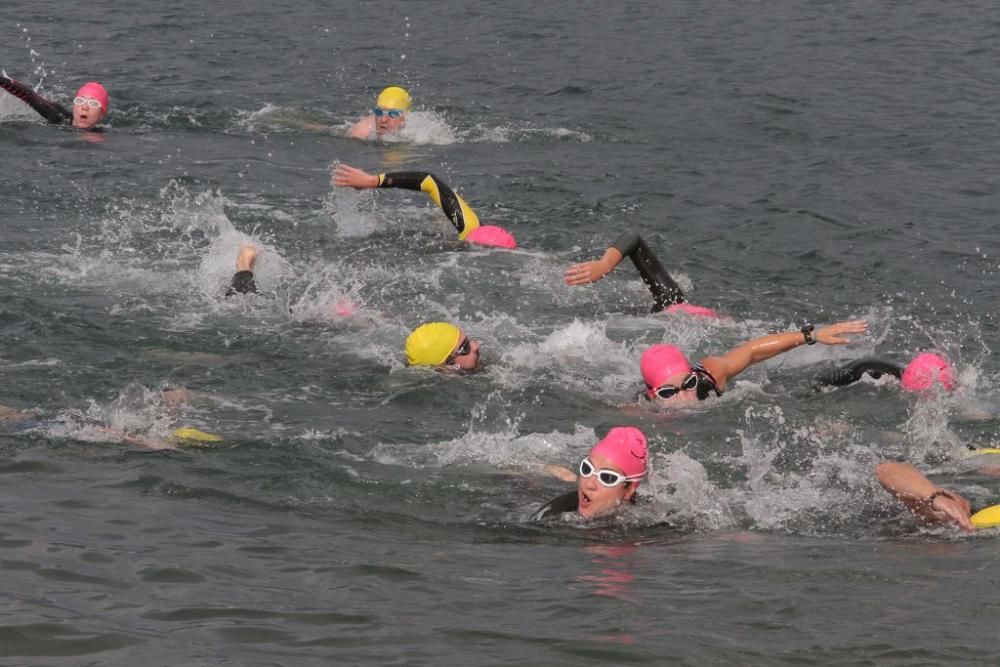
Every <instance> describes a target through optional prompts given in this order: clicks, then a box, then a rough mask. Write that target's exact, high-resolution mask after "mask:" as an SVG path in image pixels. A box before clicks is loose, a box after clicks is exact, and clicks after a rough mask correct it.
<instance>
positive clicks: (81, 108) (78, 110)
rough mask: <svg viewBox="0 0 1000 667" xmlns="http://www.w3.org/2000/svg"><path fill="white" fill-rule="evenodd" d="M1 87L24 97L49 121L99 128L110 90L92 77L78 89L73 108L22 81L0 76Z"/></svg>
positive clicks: (29, 104)
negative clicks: (43, 95) (53, 100)
mask: <svg viewBox="0 0 1000 667" xmlns="http://www.w3.org/2000/svg"><path fill="white" fill-rule="evenodd" d="M0 88H3V89H4V90H6V91H7V92H8V93H10V94H11V95H13V96H14V97H17V98H18V99H20V100H22V101H24V102H25V103H26V104H27V105H28V106H30V107H31V108H32V109H34V110H35V112H36V113H38V115H40V116H41V117H42V118H44V119H45V120H47V121H48V122H50V123H54V124H59V125H65V124H69V125H72V126H73V127H75V128H77V129H80V130H89V131H93V132H96V131H98V130H100V129H101V128H99V127H98V126H97V124H98V123H100V122H101V120H102V119H103V118H104V117H105V116H106V115H107V113H108V108H109V107H108V102H109V99H108V91H107V90H105V89H104V86H102V85H101V84H99V83H97V82H96V81H89V82H87V83H85V84H83V85H82V86H80V89H79V90H78V91H76V96H75V97H74V98H73V111H69V110H68V109H67V108H66V107H64V106H62V105H61V104H57V103H56V102H51V101H49V100H47V99H45V98H44V97H42V96H41V95H39V94H38V93H36V92H35V91H34V90H32V89H31V86H27V85H25V84H23V83H21V82H20V81H15V80H13V79H8V78H7V77H4V76H0Z"/></svg>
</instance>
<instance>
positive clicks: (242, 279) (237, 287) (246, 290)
mask: <svg viewBox="0 0 1000 667" xmlns="http://www.w3.org/2000/svg"><path fill="white" fill-rule="evenodd" d="M256 293H257V281H256V280H254V277H253V271H237V272H236V274H235V275H234V276H233V283H232V284H231V285H230V286H229V289H228V290H226V298H227V299H228V298H229V297H231V296H233V295H234V294H256Z"/></svg>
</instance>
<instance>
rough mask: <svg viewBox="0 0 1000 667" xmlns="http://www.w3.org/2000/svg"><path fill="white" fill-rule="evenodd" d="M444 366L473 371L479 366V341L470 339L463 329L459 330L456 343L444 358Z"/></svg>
mask: <svg viewBox="0 0 1000 667" xmlns="http://www.w3.org/2000/svg"><path fill="white" fill-rule="evenodd" d="M444 366H445V367H446V368H453V369H455V370H463V371H474V370H476V369H477V368H479V341H475V340H472V339H471V338H469V337H468V336H467V335H466V334H465V332H464V331H463V332H461V334H460V335H459V337H458V343H456V344H455V347H454V348H453V349H452V351H451V355H449V356H448V358H447V359H446V360H445V362H444Z"/></svg>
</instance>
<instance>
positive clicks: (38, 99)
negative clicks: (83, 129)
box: [0, 76, 73, 123]
mask: <svg viewBox="0 0 1000 667" xmlns="http://www.w3.org/2000/svg"><path fill="white" fill-rule="evenodd" d="M0 88H3V89H4V90H6V91H7V92H8V93H10V94H11V95H13V96H14V97H16V98H18V99H19V100H22V101H23V102H24V103H25V104H27V105H28V106H30V107H31V108H32V109H34V110H35V112H36V113H37V114H38V115H40V116H41V117H42V118H44V119H45V120H47V121H49V122H50V123H69V122H71V121H72V120H73V113H72V112H71V111H68V110H67V109H66V108H65V107H63V106H61V105H59V104H56V103H55V102H50V101H49V100H47V99H45V98H44V97H42V96H41V95H39V94H38V93H36V92H35V91H34V90H32V89H31V87H30V86H26V85H25V84H23V83H21V82H20V81H15V80H14V79H8V78H7V77H5V76H0Z"/></svg>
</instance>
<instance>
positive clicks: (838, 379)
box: [813, 359, 903, 389]
mask: <svg viewBox="0 0 1000 667" xmlns="http://www.w3.org/2000/svg"><path fill="white" fill-rule="evenodd" d="M866 373H867V374H868V375H869V376H871V377H872V378H875V379H876V380H877V379H879V378H880V377H882V376H883V375H891V376H893V377H894V378H896V379H897V380H898V379H899V378H900V377H902V375H903V367H902V366H900V365H899V364H895V363H893V362H891V361H882V360H881V359H858V360H857V361H852V362H851V363H849V364H847V365H845V366H840V367H839V368H834V369H832V370H829V371H826V372H824V373H820V374H819V375H817V376H816V377H815V378H814V379H813V386H814V387H816V388H817V389H818V388H820V387H846V386H847V385H849V384H854V383H855V382H857V381H858V380H860V379H861V378H862V377H863V376H864V375H865V374H866Z"/></svg>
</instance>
